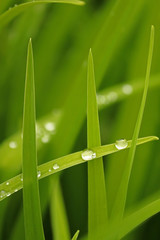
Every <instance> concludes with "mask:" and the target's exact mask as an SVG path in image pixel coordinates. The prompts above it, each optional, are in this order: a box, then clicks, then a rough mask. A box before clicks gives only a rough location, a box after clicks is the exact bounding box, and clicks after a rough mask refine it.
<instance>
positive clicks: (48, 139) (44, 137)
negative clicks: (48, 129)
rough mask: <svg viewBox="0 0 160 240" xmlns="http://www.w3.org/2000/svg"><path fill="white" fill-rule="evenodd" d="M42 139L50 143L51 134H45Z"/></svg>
mask: <svg viewBox="0 0 160 240" xmlns="http://www.w3.org/2000/svg"><path fill="white" fill-rule="evenodd" d="M41 141H42V142H43V143H48V142H49V141H50V136H49V135H44V136H43V137H42V138H41Z"/></svg>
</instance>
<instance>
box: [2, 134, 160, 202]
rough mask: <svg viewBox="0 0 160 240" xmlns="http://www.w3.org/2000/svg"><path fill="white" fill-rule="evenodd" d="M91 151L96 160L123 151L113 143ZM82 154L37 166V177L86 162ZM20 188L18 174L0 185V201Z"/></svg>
mask: <svg viewBox="0 0 160 240" xmlns="http://www.w3.org/2000/svg"><path fill="white" fill-rule="evenodd" d="M155 140H159V138H157V137H154V136H151V137H144V138H139V139H138V140H137V145H141V144H144V143H147V142H150V141H155ZM127 143H128V146H127V148H130V147H131V143H132V141H131V140H129V141H127ZM92 151H93V152H95V153H96V158H101V157H103V156H106V155H109V154H112V153H116V152H118V151H123V149H121V150H118V149H117V148H116V147H115V143H113V144H108V145H103V146H100V147H93V148H92ZM83 152H84V151H80V152H76V153H72V154H69V155H66V156H64V157H60V158H57V159H54V160H52V161H49V162H47V163H44V164H41V165H40V166H38V171H40V172H41V176H40V177H39V179H41V178H44V177H47V176H50V175H51V174H54V173H57V172H60V171H62V170H64V169H67V168H69V167H73V166H76V165H78V164H82V163H85V162H86V161H84V160H83V159H82V157H81V155H82V153H83ZM55 168H56V169H55ZM22 188H23V184H22V174H19V175H17V176H16V177H13V178H11V179H9V180H7V181H5V182H3V183H1V184H0V193H1V192H4V191H5V193H6V194H3V196H2V195H0V201H2V200H4V199H5V198H6V197H8V196H10V195H11V194H13V193H14V192H16V191H18V190H20V189H22Z"/></svg>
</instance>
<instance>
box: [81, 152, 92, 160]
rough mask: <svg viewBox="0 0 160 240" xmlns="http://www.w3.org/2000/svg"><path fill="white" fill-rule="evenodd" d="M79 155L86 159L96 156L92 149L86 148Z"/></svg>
mask: <svg viewBox="0 0 160 240" xmlns="http://www.w3.org/2000/svg"><path fill="white" fill-rule="evenodd" d="M81 156H82V159H83V160H85V161H88V160H92V159H94V158H96V153H94V152H93V151H92V150H86V151H84V152H83V153H82V155H81Z"/></svg>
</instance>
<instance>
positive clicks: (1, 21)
mask: <svg viewBox="0 0 160 240" xmlns="http://www.w3.org/2000/svg"><path fill="white" fill-rule="evenodd" d="M47 3H65V4H73V5H84V2H82V1H78V0H44V1H43V0H42V1H38V0H37V1H32V2H28V3H22V4H20V5H15V6H14V7H13V8H10V9H9V10H8V11H6V12H4V13H3V14H1V15H0V28H1V27H4V26H5V25H6V24H7V23H9V22H10V21H11V20H12V19H14V18H15V17H16V16H18V15H19V14H21V13H23V12H24V11H25V10H27V9H29V8H30V7H32V6H36V5H40V4H47Z"/></svg>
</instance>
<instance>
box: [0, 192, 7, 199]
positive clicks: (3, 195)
mask: <svg viewBox="0 0 160 240" xmlns="http://www.w3.org/2000/svg"><path fill="white" fill-rule="evenodd" d="M5 196H6V192H5V191H4V190H2V191H0V198H3V197H5Z"/></svg>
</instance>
